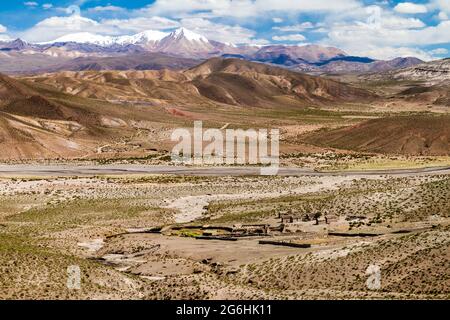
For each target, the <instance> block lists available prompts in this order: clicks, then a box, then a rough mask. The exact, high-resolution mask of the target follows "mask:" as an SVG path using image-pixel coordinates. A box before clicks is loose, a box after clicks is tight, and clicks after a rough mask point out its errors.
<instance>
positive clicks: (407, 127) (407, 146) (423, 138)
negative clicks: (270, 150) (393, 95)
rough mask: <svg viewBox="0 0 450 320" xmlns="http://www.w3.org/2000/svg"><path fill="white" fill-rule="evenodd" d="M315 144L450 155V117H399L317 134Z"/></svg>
mask: <svg viewBox="0 0 450 320" xmlns="http://www.w3.org/2000/svg"><path fill="white" fill-rule="evenodd" d="M306 141H308V142H309V143H312V144H316V145H321V146H329V147H334V148H338V149H347V150H356V151H361V152H374V153H384V154H406V155H450V116H448V115H446V116H425V115H420V116H419V115H418V116H407V117H406V116H396V117H389V118H382V119H374V120H369V121H366V122H363V123H361V124H358V125H355V126H351V127H346V128H341V129H336V130H331V131H324V132H318V133H315V134H312V135H310V136H309V137H307V138H306Z"/></svg>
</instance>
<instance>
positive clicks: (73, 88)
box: [30, 58, 374, 108]
mask: <svg viewBox="0 0 450 320" xmlns="http://www.w3.org/2000/svg"><path fill="white" fill-rule="evenodd" d="M30 80H32V81H34V82H36V83H42V84H46V85H51V86H53V87H55V88H57V89H58V90H62V91H64V92H66V93H70V94H74V95H78V96H82V97H88V98H96V99H105V100H109V101H128V102H137V101H139V102H146V103H151V104H156V105H168V106H173V105H184V106H186V105H198V104H207V105H216V104H217V103H220V104H228V105H233V106H246V107H277V108H279V107H280V106H283V105H285V106H293V107H295V106H298V107H303V106H305V105H321V104H329V103H331V102H333V103H336V102H353V101H362V100H364V101H367V99H371V98H374V96H373V95H372V94H370V93H369V92H367V91H365V90H361V89H357V88H354V87H352V86H349V85H346V84H342V83H339V82H336V81H333V80H328V79H323V78H319V77H314V76H309V75H304V74H300V73H297V72H293V71H289V70H286V69H281V68H276V67H272V66H268V65H265V64H260V63H253V62H248V61H244V60H239V59H219V58H214V59H210V60H208V61H206V62H204V63H202V64H200V65H199V66H197V67H194V68H192V69H189V70H187V71H184V72H175V71H168V70H160V71H108V72H105V71H102V72H92V71H89V72H75V73H73V72H63V73H56V74H49V75H44V76H38V77H33V78H30Z"/></svg>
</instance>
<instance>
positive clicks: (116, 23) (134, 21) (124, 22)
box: [100, 17, 180, 33]
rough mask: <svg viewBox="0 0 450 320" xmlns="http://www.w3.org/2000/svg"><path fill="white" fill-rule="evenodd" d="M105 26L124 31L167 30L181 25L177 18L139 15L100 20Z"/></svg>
mask: <svg viewBox="0 0 450 320" xmlns="http://www.w3.org/2000/svg"><path fill="white" fill-rule="evenodd" d="M100 24H101V25H103V26H110V27H114V28H117V29H118V30H122V32H124V33H128V32H140V31H144V30H166V29H174V28H178V27H179V26H180V23H179V22H178V21H176V20H172V19H168V18H163V17H150V18H145V17H138V18H130V19H103V20H101V21H100Z"/></svg>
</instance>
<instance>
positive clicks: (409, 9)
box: [394, 2, 428, 14]
mask: <svg viewBox="0 0 450 320" xmlns="http://www.w3.org/2000/svg"><path fill="white" fill-rule="evenodd" d="M394 10H395V11H396V12H400V13H409V14H416V13H426V12H428V9H427V7H426V6H424V5H421V4H415V3H412V2H402V3H399V4H398V5H396V6H395V8H394Z"/></svg>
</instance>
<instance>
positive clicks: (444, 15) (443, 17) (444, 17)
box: [438, 11, 448, 21]
mask: <svg viewBox="0 0 450 320" xmlns="http://www.w3.org/2000/svg"><path fill="white" fill-rule="evenodd" d="M438 18H439V20H444V21H445V20H448V14H447V13H445V12H444V11H441V12H439V14H438Z"/></svg>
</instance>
